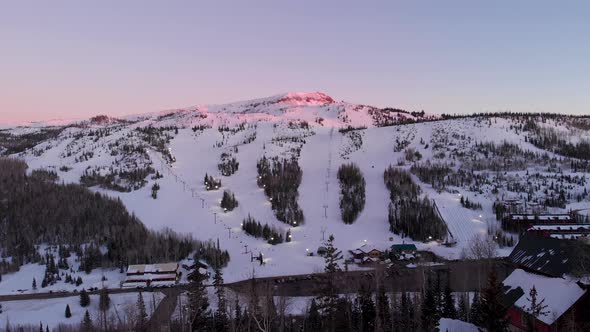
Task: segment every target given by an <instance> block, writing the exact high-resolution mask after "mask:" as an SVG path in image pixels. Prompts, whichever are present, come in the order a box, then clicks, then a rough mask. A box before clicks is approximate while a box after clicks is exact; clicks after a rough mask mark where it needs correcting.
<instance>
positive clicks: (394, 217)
mask: <svg viewBox="0 0 590 332" xmlns="http://www.w3.org/2000/svg"><path fill="white" fill-rule="evenodd" d="M383 179H384V181H385V185H386V186H387V189H389V192H390V195H389V197H390V203H389V214H388V219H389V228H390V230H391V231H392V232H394V233H395V234H399V235H401V236H402V237H405V236H409V237H410V238H412V239H414V240H420V241H427V240H442V239H444V238H445V237H446V234H447V228H446V225H445V223H444V221H443V220H442V219H441V218H440V217H439V215H438V213H437V212H436V210H435V206H434V203H433V202H432V201H431V200H430V199H429V198H428V197H427V196H424V197H420V193H421V190H420V186H418V185H417V184H416V183H415V182H414V180H413V179H412V176H411V175H410V173H408V172H407V171H404V170H402V169H399V168H395V167H393V166H389V167H388V168H387V169H386V170H385V172H384V174H383Z"/></svg>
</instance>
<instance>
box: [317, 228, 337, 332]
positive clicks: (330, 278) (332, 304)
mask: <svg viewBox="0 0 590 332" xmlns="http://www.w3.org/2000/svg"><path fill="white" fill-rule="evenodd" d="M325 246H326V255H325V256H324V260H325V267H324V272H325V274H324V276H325V278H324V279H325V281H324V285H323V289H322V291H321V295H320V296H319V297H318V298H317V299H318V302H319V306H320V310H321V313H322V316H323V319H324V321H325V322H326V324H327V325H326V327H327V329H328V330H329V331H334V329H335V323H336V322H335V317H336V311H337V309H338V291H337V290H336V285H335V283H336V281H335V279H336V275H337V273H338V272H340V271H341V269H340V266H339V265H338V262H339V261H340V260H342V251H340V250H338V249H337V248H336V247H334V236H333V235H330V237H329V238H328V241H326V243H325Z"/></svg>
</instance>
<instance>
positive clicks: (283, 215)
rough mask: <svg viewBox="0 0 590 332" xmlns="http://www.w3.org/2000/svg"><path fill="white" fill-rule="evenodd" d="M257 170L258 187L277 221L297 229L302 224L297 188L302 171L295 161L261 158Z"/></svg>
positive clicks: (302, 218)
mask: <svg viewBox="0 0 590 332" xmlns="http://www.w3.org/2000/svg"><path fill="white" fill-rule="evenodd" d="M256 168H257V169H258V181H257V182H258V186H259V187H262V188H264V193H265V194H266V197H268V199H269V200H270V203H271V207H272V209H273V211H274V213H275V216H276V217H277V219H278V220H280V221H282V222H284V223H286V224H289V225H291V226H292V227H297V226H298V225H302V224H303V222H304V217H303V211H302V210H301V208H300V207H299V203H298V202H297V199H298V198H299V192H298V188H299V185H300V184H301V177H302V176H303V171H302V170H301V168H300V167H299V163H298V162H297V159H295V158H293V159H282V160H279V159H278V157H275V158H272V159H267V158H266V157H262V159H260V160H259V161H258V163H257V164H256Z"/></svg>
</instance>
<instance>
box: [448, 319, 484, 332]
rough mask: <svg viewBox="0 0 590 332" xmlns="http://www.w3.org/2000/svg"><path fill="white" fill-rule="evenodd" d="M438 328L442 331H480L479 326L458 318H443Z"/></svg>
mask: <svg viewBox="0 0 590 332" xmlns="http://www.w3.org/2000/svg"><path fill="white" fill-rule="evenodd" d="M438 330H439V331H440V332H478V331H479V328H478V327H477V326H475V325H473V324H471V323H467V322H464V321H460V320H457V319H449V318H441V320H440V321H439V324H438Z"/></svg>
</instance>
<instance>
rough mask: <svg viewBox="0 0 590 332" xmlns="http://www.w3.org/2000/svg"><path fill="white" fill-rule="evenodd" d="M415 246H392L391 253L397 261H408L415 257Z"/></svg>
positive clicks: (404, 244)
mask: <svg viewBox="0 0 590 332" xmlns="http://www.w3.org/2000/svg"><path fill="white" fill-rule="evenodd" d="M416 251H418V249H417V248H416V245H414V244H406V243H402V244H394V245H392V246H391V253H392V255H393V256H394V257H395V259H397V260H410V259H414V258H415V257H416Z"/></svg>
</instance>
